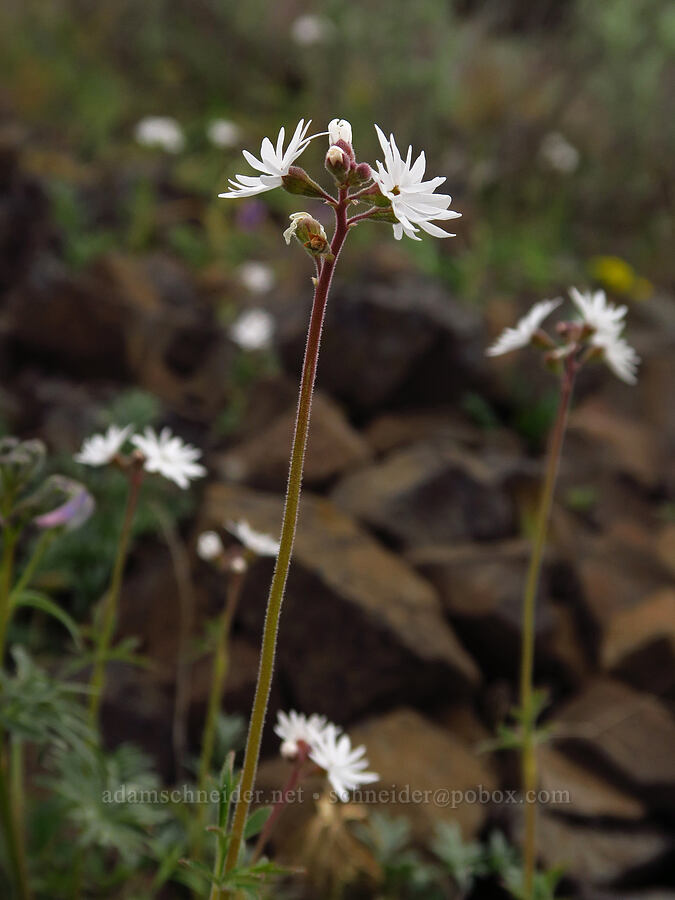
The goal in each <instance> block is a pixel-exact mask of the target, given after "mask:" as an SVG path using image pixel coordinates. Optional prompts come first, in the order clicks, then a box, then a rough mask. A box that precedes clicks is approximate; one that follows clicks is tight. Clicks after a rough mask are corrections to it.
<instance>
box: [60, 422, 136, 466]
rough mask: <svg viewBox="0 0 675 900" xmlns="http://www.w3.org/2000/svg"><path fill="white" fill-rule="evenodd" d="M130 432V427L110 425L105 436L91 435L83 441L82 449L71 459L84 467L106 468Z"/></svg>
mask: <svg viewBox="0 0 675 900" xmlns="http://www.w3.org/2000/svg"><path fill="white" fill-rule="evenodd" d="M130 431H131V425H125V427H124V428H118V427H117V425H111V426H110V428H108V430H107V431H106V432H105V434H92V435H91V437H88V438H86V439H85V440H84V442H83V444H82V449H81V450H80V452H79V453H76V454H75V456H74V457H73V459H74V460H75V462H79V463H82V464H83V465H85V466H107V465H108V463H109V462H110V461H111V460H113V459H114V458H115V457H116V456H117V454H118V453H119V452H120V450H121V449H122V446H123V444H124V442H125V441H126V439H127V437H128V435H129V432H130Z"/></svg>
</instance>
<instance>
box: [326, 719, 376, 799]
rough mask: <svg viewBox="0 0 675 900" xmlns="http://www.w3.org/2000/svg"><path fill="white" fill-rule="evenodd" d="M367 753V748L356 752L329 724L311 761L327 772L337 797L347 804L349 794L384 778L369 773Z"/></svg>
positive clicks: (349, 741)
mask: <svg viewBox="0 0 675 900" xmlns="http://www.w3.org/2000/svg"><path fill="white" fill-rule="evenodd" d="M365 752H366V748H365V747H364V746H363V745H362V746H360V747H356V748H355V749H352V742H351V740H350V738H349V735H346V734H340V729H339V728H338V727H337V726H336V725H333V724H332V723H329V724H328V725H326V726H325V728H323V729H322V730H321V731H320V732H317V734H316V736H315V738H314V743H313V745H312V751H311V753H310V754H309V758H310V759H311V760H312V761H313V762H315V763H316V764H317V766H319V767H320V768H321V769H323V770H324V771H325V772H326V775H327V776H328V780H329V781H330V783H331V785H332V786H333V789H334V790H335V793H336V794H337V795H338V797H339V798H340V800H342V801H343V802H345V803H346V802H347V800H349V791H354V790H356V789H357V788H358V787H359V786H360V785H362V784H372V783H373V782H374V781H378V779H379V777H380V776H379V775H376V774H375V772H366V771H365V769H367V768H368V765H369V763H368V760H367V759H366V758H365Z"/></svg>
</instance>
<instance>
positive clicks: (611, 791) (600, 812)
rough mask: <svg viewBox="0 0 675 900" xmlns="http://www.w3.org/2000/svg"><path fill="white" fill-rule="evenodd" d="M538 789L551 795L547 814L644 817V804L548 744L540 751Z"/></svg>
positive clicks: (587, 816)
mask: <svg viewBox="0 0 675 900" xmlns="http://www.w3.org/2000/svg"><path fill="white" fill-rule="evenodd" d="M539 787H540V789H541V790H542V791H548V792H549V794H550V795H551V800H550V802H547V803H546V809H547V810H549V811H553V810H555V811H559V812H563V813H566V814H567V815H570V816H581V817H583V818H588V819H619V820H629V821H637V820H640V819H642V818H643V817H644V815H645V808H644V805H643V804H642V803H640V801H639V800H637V799H636V798H635V797H631V796H630V795H629V794H626V793H624V792H623V791H621V790H619V788H617V787H615V786H614V785H613V784H611V783H610V782H609V781H606V780H605V779H604V778H602V777H599V776H598V775H597V774H596V773H594V772H593V771H592V770H591V769H587V768H584V767H583V766H582V765H579V764H577V763H576V762H574V761H573V760H571V759H569V758H568V757H566V756H565V755H564V754H562V753H560V752H558V751H557V750H554V749H553V747H551V746H549V745H547V744H543V745H542V746H540V748H539ZM568 798H569V800H568Z"/></svg>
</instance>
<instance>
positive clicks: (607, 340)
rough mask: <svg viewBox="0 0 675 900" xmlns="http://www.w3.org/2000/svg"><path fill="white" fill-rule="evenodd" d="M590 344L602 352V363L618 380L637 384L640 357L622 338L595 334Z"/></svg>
mask: <svg viewBox="0 0 675 900" xmlns="http://www.w3.org/2000/svg"><path fill="white" fill-rule="evenodd" d="M591 343H592V344H593V346H595V347H598V348H599V349H600V350H602V357H603V359H604V361H605V362H606V363H607V365H608V366H609V368H610V369H611V370H612V372H614V374H615V375H616V376H617V377H618V378H620V379H621V380H622V381H625V382H626V384H636V383H637V367H638V365H639V363H640V357H639V356H638V355H637V353H636V352H635V350H634V349H633V348H632V347H631V346H630V344H628V343H627V342H626V341H625V340H624V339H623V338H622V337H618V336H612V335H611V334H607V333H605V334H596V335H594V336H593V337H592V338H591Z"/></svg>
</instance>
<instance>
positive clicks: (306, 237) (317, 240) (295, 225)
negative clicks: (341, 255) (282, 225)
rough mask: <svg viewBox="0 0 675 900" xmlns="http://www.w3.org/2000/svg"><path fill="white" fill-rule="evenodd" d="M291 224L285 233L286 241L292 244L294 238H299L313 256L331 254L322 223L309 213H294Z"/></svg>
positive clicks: (291, 216)
mask: <svg viewBox="0 0 675 900" xmlns="http://www.w3.org/2000/svg"><path fill="white" fill-rule="evenodd" d="M289 218H290V220H291V224H290V225H289V226H288V228H287V229H286V231H284V240H285V241H286V243H287V244H290V243H291V239H292V238H297V240H298V241H300V243H301V244H302V245H303V247H304V248H305V249H306V250H307V252H308V253H310V254H311V255H312V256H324V255H326V254H328V253H329V252H330V247H329V244H328V238H327V237H326V232H325V231H324V228H323V225H322V224H321V222H317V220H316V219H315V218H313V217H312V216H310V214H309V213H307V212H297V213H292V214H291V215H290V216H289Z"/></svg>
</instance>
